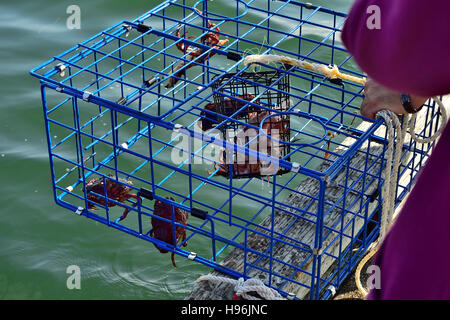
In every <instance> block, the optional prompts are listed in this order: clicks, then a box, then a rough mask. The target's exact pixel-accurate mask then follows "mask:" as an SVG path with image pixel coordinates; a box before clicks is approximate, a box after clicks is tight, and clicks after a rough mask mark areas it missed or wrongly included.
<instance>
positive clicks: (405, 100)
mask: <svg viewBox="0 0 450 320" xmlns="http://www.w3.org/2000/svg"><path fill="white" fill-rule="evenodd" d="M400 98H401V100H402V105H403V108H404V109H405V110H406V112H408V113H416V112H419V111H420V110H421V109H422V107H423V105H422V106H420V107H419V108H417V109H416V108H414V107H413V105H412V103H411V97H410V96H409V94H404V93H402V94H401V95H400Z"/></svg>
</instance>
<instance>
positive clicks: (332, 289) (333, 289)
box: [328, 285, 336, 297]
mask: <svg viewBox="0 0 450 320" xmlns="http://www.w3.org/2000/svg"><path fill="white" fill-rule="evenodd" d="M328 290H330V292H331V296H332V297H334V296H335V295H336V287H335V286H333V285H330V286H329V287H328Z"/></svg>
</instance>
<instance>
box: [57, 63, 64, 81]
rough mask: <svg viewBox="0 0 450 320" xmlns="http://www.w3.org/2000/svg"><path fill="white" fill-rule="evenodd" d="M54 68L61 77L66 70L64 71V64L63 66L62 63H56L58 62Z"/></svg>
mask: <svg viewBox="0 0 450 320" xmlns="http://www.w3.org/2000/svg"><path fill="white" fill-rule="evenodd" d="M55 69H56V70H58V71H59V76H60V77H61V78H62V77H64V76H65V75H66V72H65V70H66V66H65V65H64V64H62V63H58V64H57V65H56V67H55Z"/></svg>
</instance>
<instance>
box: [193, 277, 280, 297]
mask: <svg viewBox="0 0 450 320" xmlns="http://www.w3.org/2000/svg"><path fill="white" fill-rule="evenodd" d="M201 281H211V282H219V283H228V284H231V285H233V286H234V292H235V295H236V297H241V298H243V299H246V300H261V299H259V298H257V297H255V296H253V295H251V294H250V292H256V293H257V294H258V295H259V296H260V297H261V298H263V299H265V300H285V298H283V297H282V296H281V295H280V294H279V293H278V291H276V290H275V289H272V288H269V287H267V286H266V285H265V284H264V282H262V281H261V280H259V279H256V278H250V279H247V280H245V281H244V278H239V279H238V280H236V279H231V278H227V277H219V276H214V275H211V274H208V275H205V276H201V277H200V278H198V279H197V282H201Z"/></svg>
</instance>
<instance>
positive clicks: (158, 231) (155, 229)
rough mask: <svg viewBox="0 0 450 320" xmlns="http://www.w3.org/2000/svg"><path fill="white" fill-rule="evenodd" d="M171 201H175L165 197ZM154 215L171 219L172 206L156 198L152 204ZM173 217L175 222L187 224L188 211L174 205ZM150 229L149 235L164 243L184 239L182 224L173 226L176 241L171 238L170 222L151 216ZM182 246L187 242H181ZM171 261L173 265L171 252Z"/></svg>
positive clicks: (184, 233) (164, 251) (171, 227)
mask: <svg viewBox="0 0 450 320" xmlns="http://www.w3.org/2000/svg"><path fill="white" fill-rule="evenodd" d="M166 199H170V200H172V201H175V200H174V199H173V198H172V197H169V198H166ZM153 209H154V215H156V216H159V217H162V218H165V219H168V220H172V206H171V205H170V204H168V203H165V202H162V201H159V200H156V201H155V205H154V208H153ZM174 218H175V222H178V223H180V224H182V225H185V226H186V225H187V222H188V213H187V212H186V211H184V210H181V209H180V208H177V207H174ZM151 223H152V231H151V232H150V236H151V237H153V238H156V239H159V240H162V241H164V242H166V243H169V244H173V245H176V243H178V242H179V241H180V240H181V241H184V240H185V239H186V229H185V228H183V227H182V226H178V225H177V226H175V233H176V234H175V237H176V243H174V238H173V226H172V223H170V222H166V221H163V220H161V219H158V218H155V217H153V216H152V219H151ZM183 246H187V243H186V242H185V243H183ZM155 247H156V248H157V249H158V250H159V251H160V252H161V253H167V252H168V251H167V250H166V249H163V248H160V247H158V246H157V245H156V244H155ZM172 263H173V265H174V266H175V267H176V265H175V261H174V254H173V253H172Z"/></svg>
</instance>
